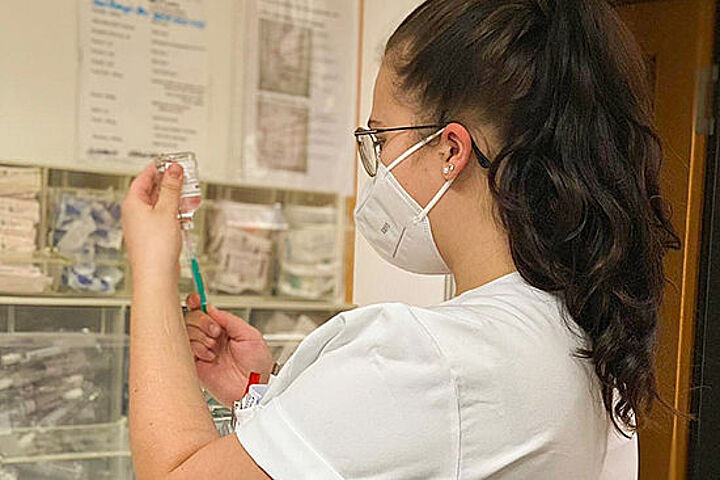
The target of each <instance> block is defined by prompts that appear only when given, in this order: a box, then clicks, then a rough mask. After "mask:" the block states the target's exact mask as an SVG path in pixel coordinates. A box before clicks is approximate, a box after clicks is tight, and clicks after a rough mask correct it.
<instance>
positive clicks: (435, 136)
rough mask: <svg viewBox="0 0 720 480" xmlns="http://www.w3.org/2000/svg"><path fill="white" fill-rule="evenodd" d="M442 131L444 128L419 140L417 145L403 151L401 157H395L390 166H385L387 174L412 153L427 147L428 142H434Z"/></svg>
mask: <svg viewBox="0 0 720 480" xmlns="http://www.w3.org/2000/svg"><path fill="white" fill-rule="evenodd" d="M444 131H445V127H443V128H441V129H440V130H438V131H437V132H435V133H433V134H432V135H430V136H429V137H427V138H425V139H423V140H420V141H419V142H418V143H416V144H415V145H413V146H412V147H410V148H409V149H407V150H406V151H405V153H403V154H402V155H400V156H399V157H397V158H396V159H395V160H394V161H393V162H392V163H391V164H390V165H388V166H387V171H388V172H389V171H391V170H392V169H393V168H395V167H397V166H398V165H400V163H401V162H402V161H403V160H405V159H406V158H408V157H409V156H410V155H412V154H413V153H415V152H417V151H418V150H420V149H421V148H423V147H424V146H425V145H427V144H428V143H430V142H432V141H433V140H435V139H436V138H437V137H439V136H440V135H441V134H442V133H443V132H444Z"/></svg>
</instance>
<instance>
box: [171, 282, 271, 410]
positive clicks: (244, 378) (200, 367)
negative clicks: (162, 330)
mask: <svg viewBox="0 0 720 480" xmlns="http://www.w3.org/2000/svg"><path fill="white" fill-rule="evenodd" d="M186 302H187V307H188V309H189V311H188V313H187V314H186V315H185V323H186V325H187V332H188V337H189V338H190V347H191V349H192V352H193V354H194V355H195V366H196V368H197V373H198V377H199V378H200V382H201V383H202V384H203V386H204V387H205V388H206V389H207V390H208V391H209V392H210V393H211V394H212V395H213V397H215V399H216V400H217V401H219V402H220V403H222V404H223V405H226V406H232V403H233V401H235V400H240V399H241V397H242V395H243V393H244V391H245V386H246V385H247V382H248V379H249V377H250V373H251V372H257V373H260V374H261V375H266V374H269V373H270V371H271V370H272V366H273V358H272V355H271V353H270V348H269V347H268V345H267V342H265V339H264V338H263V336H262V333H260V331H259V330H258V329H256V328H255V327H253V326H252V325H250V324H249V323H247V322H246V321H245V320H243V319H242V318H240V317H236V316H235V315H233V314H231V313H228V312H223V311H222V310H218V309H217V308H215V307H213V306H211V305H208V313H203V312H202V310H200V297H199V296H198V295H197V294H192V295H189V296H188V297H187V300H186Z"/></svg>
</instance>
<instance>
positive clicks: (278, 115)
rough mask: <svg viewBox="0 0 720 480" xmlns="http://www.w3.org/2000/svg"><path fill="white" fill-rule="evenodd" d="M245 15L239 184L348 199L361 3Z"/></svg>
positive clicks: (291, 6) (250, 5)
mask: <svg viewBox="0 0 720 480" xmlns="http://www.w3.org/2000/svg"><path fill="white" fill-rule="evenodd" d="M242 16H244V17H245V18H244V19H241V20H239V21H240V22H242V23H244V25H246V27H245V29H244V30H243V29H239V30H238V31H239V32H240V33H239V34H238V35H242V37H241V38H238V41H237V45H238V48H237V49H236V50H237V51H238V52H242V53H241V54H242V55H243V61H238V62H237V64H238V65H237V76H238V78H242V81H238V82H237V83H236V87H237V88H238V90H237V91H236V94H235V109H234V110H235V127H234V131H235V134H234V139H235V142H234V143H235V145H234V155H233V156H234V158H235V162H234V164H235V165H237V168H238V169H239V170H240V172H241V176H242V178H244V179H245V180H246V181H247V182H249V183H254V184H259V185H269V186H275V187H283V188H291V189H301V190H311V191H334V192H340V193H343V194H346V195H351V194H352V192H353V183H354V172H355V144H354V140H353V136H352V132H353V130H354V128H355V121H356V120H355V106H356V102H355V98H356V96H357V94H356V85H357V68H358V65H357V63H358V62H357V52H358V43H357V42H358V3H357V0H252V1H250V2H247V4H246V8H245V9H244V10H243V11H242ZM240 76H242V77H240Z"/></svg>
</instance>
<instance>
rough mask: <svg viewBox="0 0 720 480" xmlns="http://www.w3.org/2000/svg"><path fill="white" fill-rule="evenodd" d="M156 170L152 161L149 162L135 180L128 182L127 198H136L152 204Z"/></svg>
mask: <svg viewBox="0 0 720 480" xmlns="http://www.w3.org/2000/svg"><path fill="white" fill-rule="evenodd" d="M156 175H157V170H156V169H155V165H154V164H153V163H149V164H148V165H147V166H146V167H145V168H144V169H143V171H142V172H140V174H139V175H138V176H137V177H135V180H133V182H132V183H131V184H130V189H129V191H128V198H131V199H134V198H138V199H140V200H142V201H143V202H144V203H146V204H148V205H152V204H153V203H152V197H153V190H154V187H155V179H156Z"/></svg>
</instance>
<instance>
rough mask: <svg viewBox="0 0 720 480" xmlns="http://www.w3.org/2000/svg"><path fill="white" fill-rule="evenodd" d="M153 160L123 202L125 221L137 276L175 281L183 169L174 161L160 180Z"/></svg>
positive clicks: (133, 270)
mask: <svg viewBox="0 0 720 480" xmlns="http://www.w3.org/2000/svg"><path fill="white" fill-rule="evenodd" d="M159 178H160V177H159V175H158V173H157V170H156V169H155V166H154V165H153V164H150V165H148V166H147V167H146V168H145V170H143V171H142V173H140V175H138V177H137V178H136V179H135V180H134V181H133V182H132V184H131V185H130V190H129V191H128V193H127V196H126V197H125V201H124V202H123V206H122V224H123V235H124V237H125V245H126V246H127V249H128V256H129V259H130V266H131V267H132V273H133V278H134V279H141V278H147V277H155V278H160V279H170V280H171V281H176V280H177V278H178V276H179V259H180V250H181V245H182V242H181V239H180V222H178V218H177V215H178V207H179V205H180V192H181V191H182V183H183V169H182V166H180V165H178V164H173V165H171V166H170V167H169V168H168V169H167V171H166V172H165V174H164V175H163V176H162V181H161V182H160V181H159Z"/></svg>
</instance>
